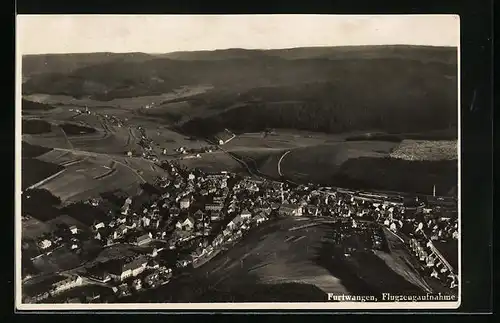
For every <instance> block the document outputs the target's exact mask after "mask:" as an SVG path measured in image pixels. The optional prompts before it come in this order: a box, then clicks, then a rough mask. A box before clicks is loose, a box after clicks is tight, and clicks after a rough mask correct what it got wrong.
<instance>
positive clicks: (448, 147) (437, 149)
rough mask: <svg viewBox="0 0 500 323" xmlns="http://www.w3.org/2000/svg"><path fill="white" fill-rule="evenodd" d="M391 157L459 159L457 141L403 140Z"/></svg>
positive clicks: (406, 158)
mask: <svg viewBox="0 0 500 323" xmlns="http://www.w3.org/2000/svg"><path fill="white" fill-rule="evenodd" d="M391 157H393V158H400V159H405V160H455V159H458V147H457V141H456V140H453V141H427V140H403V142H401V144H400V145H399V147H398V148H397V149H395V150H394V151H393V152H392V153H391Z"/></svg>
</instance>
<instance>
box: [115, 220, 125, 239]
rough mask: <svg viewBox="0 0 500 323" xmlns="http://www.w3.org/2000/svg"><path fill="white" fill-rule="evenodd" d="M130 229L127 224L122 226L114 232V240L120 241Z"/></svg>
mask: <svg viewBox="0 0 500 323" xmlns="http://www.w3.org/2000/svg"><path fill="white" fill-rule="evenodd" d="M127 231H128V229H127V226H126V225H125V224H120V225H119V226H118V227H117V228H116V229H115V231H114V232H113V239H118V238H119V237H122V236H123V235H124V234H125V233H127Z"/></svg>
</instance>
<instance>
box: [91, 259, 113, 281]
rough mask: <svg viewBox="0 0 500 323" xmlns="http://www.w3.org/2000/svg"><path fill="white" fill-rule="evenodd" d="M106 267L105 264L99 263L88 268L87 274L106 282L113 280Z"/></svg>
mask: <svg viewBox="0 0 500 323" xmlns="http://www.w3.org/2000/svg"><path fill="white" fill-rule="evenodd" d="M104 267H105V264H103V263H98V264H97V265H95V266H93V267H91V268H89V269H87V274H88V275H89V276H90V278H92V279H94V280H97V281H99V282H102V283H106V282H108V281H110V280H111V275H110V274H109V273H108V271H107V270H106V269H105V268H104Z"/></svg>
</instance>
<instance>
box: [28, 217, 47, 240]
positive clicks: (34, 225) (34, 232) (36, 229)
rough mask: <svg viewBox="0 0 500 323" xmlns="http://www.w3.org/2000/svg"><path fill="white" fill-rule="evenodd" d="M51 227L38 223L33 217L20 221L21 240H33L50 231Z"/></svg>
mask: <svg viewBox="0 0 500 323" xmlns="http://www.w3.org/2000/svg"><path fill="white" fill-rule="evenodd" d="M51 229H52V228H51V226H50V225H48V224H47V223H44V222H42V221H39V220H37V219H35V218H33V217H30V218H29V219H27V220H24V219H23V220H22V230H21V232H22V236H23V238H31V239H35V238H37V237H39V236H41V235H42V234H43V233H45V232H50V231H51Z"/></svg>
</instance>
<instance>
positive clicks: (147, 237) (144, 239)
mask: <svg viewBox="0 0 500 323" xmlns="http://www.w3.org/2000/svg"><path fill="white" fill-rule="evenodd" d="M152 238H153V237H152V234H151V233H147V234H143V235H142V236H140V237H137V239H135V244H136V245H138V246H144V245H147V244H148V243H150V242H151V241H153V239H152Z"/></svg>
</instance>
